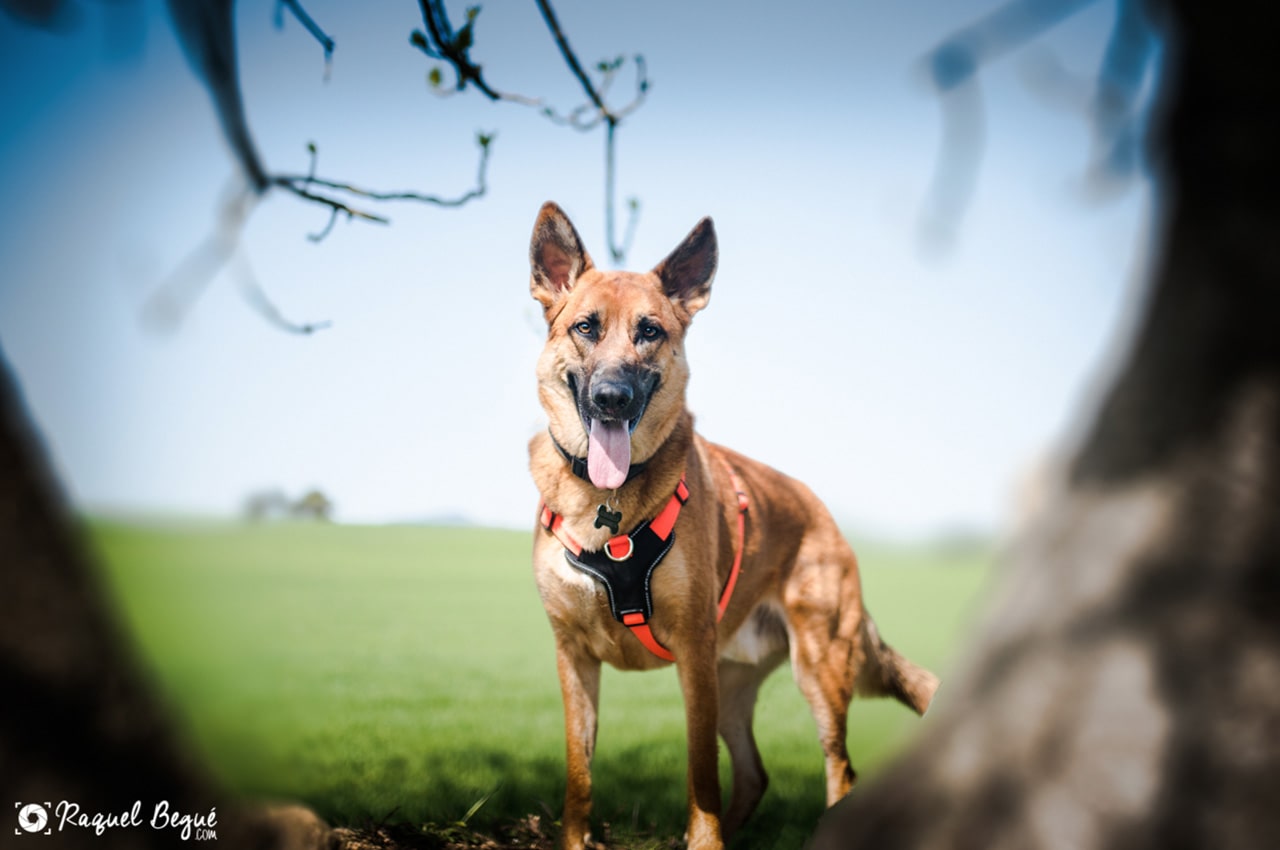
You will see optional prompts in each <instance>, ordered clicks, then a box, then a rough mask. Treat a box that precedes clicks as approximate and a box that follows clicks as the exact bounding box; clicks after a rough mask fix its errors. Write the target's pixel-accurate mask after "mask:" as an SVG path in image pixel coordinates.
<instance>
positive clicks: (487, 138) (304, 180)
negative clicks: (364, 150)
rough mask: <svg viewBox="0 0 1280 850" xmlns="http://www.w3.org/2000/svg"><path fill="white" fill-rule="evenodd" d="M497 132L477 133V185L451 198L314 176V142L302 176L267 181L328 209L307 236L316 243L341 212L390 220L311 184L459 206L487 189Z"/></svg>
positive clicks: (374, 196)
mask: <svg viewBox="0 0 1280 850" xmlns="http://www.w3.org/2000/svg"><path fill="white" fill-rule="evenodd" d="M496 135H497V134H495V133H477V134H476V144H477V145H478V146H479V147H480V164H479V166H478V168H477V169H476V185H475V186H473V187H472V188H470V189H468V190H467V191H466V192H464V193H462V194H461V195H458V196H457V197H454V198H443V197H440V196H439V195H428V194H425V193H423V192H416V191H412V190H399V191H391V192H388V191H380V190H377V189H366V188H363V187H361V186H356V185H354V184H352V183H346V182H343V181H340V180H326V179H324V178H321V177H316V159H317V149H316V146H315V143H314V142H311V143H308V144H307V152H308V153H309V154H310V156H311V164H310V167H309V169H308V171H307V173H306V174H305V175H303V174H276V175H273V176H272V177H271V178H270V184H271V185H272V186H279V187H280V188H282V189H285V190H287V191H289V192H292V193H293V194H295V195H297V196H298V197H300V198H302V199H304V200H307V201H311V202H312V203H317V204H320V205H321V206H325V207H328V208H329V221H328V223H327V224H326V225H325V226H324V228H323V229H321V230H320V231H319V232H317V233H311V234H308V235H307V238H308V239H310V240H311V241H312V242H319V241H321V240H323V239H324V238H325V237H326V236H328V235H329V234H330V232H332V231H333V227H334V225H335V224H336V223H337V221H338V216H340V215H345V216H346V217H347V220H348V221H350V220H351V219H353V218H358V219H362V220H364V221H370V222H374V223H376V224H387V223H389V221H390V219H388V218H386V217H385V216H381V215H376V214H374V213H371V212H368V211H367V210H363V209H359V208H357V207H353V206H351V205H350V204H348V203H347V202H346V201H344V200H341V199H339V198H336V197H333V196H331V195H327V194H320V193H319V192H315V191H312V188H311V187H313V186H319V187H320V188H322V189H330V190H333V191H335V192H341V193H343V194H347V195H353V196H355V197H357V198H367V199H368V200H370V201H416V202H418V203H423V204H433V205H435V206H438V207H460V206H462V205H464V204H466V203H468V202H470V201H473V200H475V199H476V198H480V197H483V196H484V194H485V193H486V192H487V191H488V189H489V187H488V172H489V153H490V150H491V149H492V144H493V140H494V138H495V137H496Z"/></svg>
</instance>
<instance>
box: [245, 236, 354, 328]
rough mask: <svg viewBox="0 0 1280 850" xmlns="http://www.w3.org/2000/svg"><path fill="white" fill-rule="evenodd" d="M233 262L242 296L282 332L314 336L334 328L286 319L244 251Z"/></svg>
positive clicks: (327, 323) (330, 323)
mask: <svg viewBox="0 0 1280 850" xmlns="http://www.w3.org/2000/svg"><path fill="white" fill-rule="evenodd" d="M335 215H336V212H335ZM233 262H234V264H235V271H236V276H237V277H238V278H239V281H240V294H241V295H243V296H244V299H245V301H247V302H248V303H249V306H251V307H253V309H254V310H256V311H257V313H258V315H260V316H262V317H263V318H264V319H266V320H267V321H268V322H270V323H271V324H273V325H275V326H276V327H277V328H279V329H280V330H282V331H288V332H289V333H295V334H312V333H315V332H316V331H322V330H325V329H327V328H330V327H332V326H333V322H330V321H322V322H305V323H298V322H292V321H290V320H289V319H286V318H285V317H284V314H283V313H281V312H280V309H279V308H278V307H276V305H275V303H274V302H272V300H271V299H270V298H269V297H268V296H267V293H266V291H265V290H264V289H263V288H262V285H261V284H259V283H258V279H257V277H256V276H255V275H254V273H253V269H252V268H251V267H250V266H249V259H248V257H246V256H245V255H244V252H243V251H237V252H236V254H235V257H234V259H233Z"/></svg>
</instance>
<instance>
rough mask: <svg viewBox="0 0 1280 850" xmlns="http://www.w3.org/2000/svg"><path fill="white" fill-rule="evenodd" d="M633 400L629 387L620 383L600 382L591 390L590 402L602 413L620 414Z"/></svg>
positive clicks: (632, 393)
mask: <svg viewBox="0 0 1280 850" xmlns="http://www.w3.org/2000/svg"><path fill="white" fill-rule="evenodd" d="M633 398H635V393H634V392H633V391H632V389H631V387H630V386H629V385H628V384H625V383H623V382H621V381H601V382H600V383H598V384H596V385H595V386H594V387H592V388H591V401H592V402H593V403H594V404H595V406H596V407H598V408H600V410H601V412H603V413H620V412H621V411H622V410H623V409H624V408H626V407H627V405H629V404H631V400H632V399H633Z"/></svg>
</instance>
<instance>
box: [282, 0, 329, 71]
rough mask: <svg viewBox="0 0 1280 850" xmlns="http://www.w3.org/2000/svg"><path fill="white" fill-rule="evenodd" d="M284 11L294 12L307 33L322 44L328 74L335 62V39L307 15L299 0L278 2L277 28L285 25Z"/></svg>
mask: <svg viewBox="0 0 1280 850" xmlns="http://www.w3.org/2000/svg"><path fill="white" fill-rule="evenodd" d="M282 9H288V10H289V11H290V12H292V13H293V16H294V17H295V18H297V19H298V23H300V24H302V26H304V27H305V28H306V30H307V32H309V33H311V37H312V38H314V39H315V40H316V41H318V42H320V46H321V47H323V48H324V65H325V68H326V72H327V69H328V67H329V64H330V63H331V62H332V61H333V48H334V46H335V45H334V43H333V39H332V38H330V37H329V34H328V33H326V32H325V31H324V30H322V29H321V28H320V25H319V24H317V23H316V21H315V18H313V17H311V15H309V14H307V10H306V9H304V8H302V4H301V3H300V2H298V0H277V4H276V26H277V27H279V26H283V25H284V20H283V16H282V15H281V14H280V11H281V10H282Z"/></svg>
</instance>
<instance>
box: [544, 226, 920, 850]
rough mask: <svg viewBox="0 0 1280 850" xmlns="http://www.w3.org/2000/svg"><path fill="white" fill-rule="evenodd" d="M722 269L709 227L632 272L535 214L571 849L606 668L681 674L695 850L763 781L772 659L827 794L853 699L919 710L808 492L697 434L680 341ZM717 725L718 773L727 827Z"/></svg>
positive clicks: (548, 592) (716, 835) (842, 789)
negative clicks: (603, 262) (759, 724)
mask: <svg viewBox="0 0 1280 850" xmlns="http://www.w3.org/2000/svg"><path fill="white" fill-rule="evenodd" d="M717 259H718V248H717V243H716V233H715V227H714V225H713V224H712V221H711V219H709V218H704V219H703V220H702V221H700V222H699V223H698V224H697V226H695V227H694V228H693V230H692V231H691V232H690V233H689V235H688V236H687V237H686V238H685V240H684V241H683V242H681V243H680V245H679V246H678V247H677V248H676V249H675V250H674V251H672V252H671V254H670V255H669V256H668V257H667V258H666V259H664V260H663V261H662V262H661V263H659V264H658V265H657V266H656V267H655V268H654V269H653V270H652V271H650V272H647V273H636V272H626V271H604V270H601V269H599V268H597V267H596V266H595V264H594V263H593V262H592V260H591V257H590V255H589V254H588V253H587V252H586V250H585V249H584V248H583V245H582V240H581V239H580V238H579V236H578V232H577V230H575V229H574V226H573V224H572V222H570V221H569V219H568V217H567V216H566V215H565V214H564V212H563V211H562V210H561V209H560V208H559V207H558V206H557V205H555V204H554V203H550V202H548V203H547V204H545V205H543V207H542V209H541V210H540V211H539V213H538V218H537V221H536V222H535V224H534V228H533V237H532V239H531V241H530V246H529V260H530V283H529V289H530V293H531V294H532V295H533V297H534V298H535V299H536V300H537V301H538V302H539V303H541V305H542V308H543V313H544V317H545V319H546V324H547V341H546V346H545V347H544V349H543V351H542V354H541V355H540V357H539V359H538V364H537V378H538V398H539V401H540V402H541V404H542V406H543V408H544V409H545V410H546V414H547V418H548V428H547V430H546V431H545V432H542V433H539V434H538V435H536V436H535V437H534V438H533V439H532V440H531V441H530V443H529V459H530V470H531V472H532V474H533V480H534V482H535V484H536V485H537V488H538V491H539V493H540V495H541V497H542V504H541V505H540V507H539V512H538V525H537V529H536V530H535V532H534V547H533V566H534V574H535V577H536V580H537V585H538V592H539V595H540V596H541V598H542V604H543V607H544V608H545V609H546V612H547V616H548V618H549V619H550V621H551V628H552V631H553V633H554V636H555V647H556V667H557V670H558V672H559V677H560V688H561V694H562V697H563V699H564V720H565V740H566V762H567V764H566V767H567V782H566V790H565V801H564V814H563V818H562V825H563V828H562V834H561V840H562V844H563V846H564V847H565V848H566V850H580V848H582V847H584V846H585V845H586V843H587V841H588V840H589V838H590V835H589V818H590V812H591V760H592V755H593V751H594V749H595V740H596V717H597V708H598V703H599V688H600V665H601V662H608V663H609V664H612V665H613V666H614V667H617V668H619V669H622V670H650V669H654V668H657V667H661V666H664V665H666V664H669V663H671V660H674V662H675V664H676V667H677V673H678V678H679V681H680V687H681V692H682V695H683V698H684V706H685V718H686V724H687V731H688V735H687V739H688V788H689V824H688V831H687V833H686V838H687V840H688V846H689V847H690V848H691V850H703V848H721V847H723V846H724V841H725V840H727V838H728V837H729V836H730V835H732V833H733V832H734V830H736V829H737V828H738V827H739V826H741V825H742V823H743V822H744V821H745V820H746V819H747V817H748V816H749V815H750V814H751V812H752V811H753V810H754V809H755V807H756V804H757V803H759V801H760V798H761V796H762V795H763V793H764V790H765V786H766V785H767V782H768V779H767V776H766V774H765V770H764V767H763V765H762V763H761V760H760V753H759V751H758V750H757V748H756V744H755V738H754V735H753V732H752V718H753V715H754V711H755V702H756V694H757V692H758V690H759V688H760V684H761V683H762V682H763V681H764V679H765V678H766V677H767V676H768V675H769V673H771V672H772V671H773V670H774V669H775V668H776V667H777V666H778V665H779V664H781V663H782V662H783V661H784V660H787V659H788V658H790V661H791V664H792V668H793V670H794V674H795V679H796V682H797V684H798V685H799V688H800V691H801V692H802V693H803V695H804V697H805V699H806V700H807V701H808V703H809V706H810V709H811V710H812V712H813V716H814V719H815V720H816V721H817V726H818V734H819V737H820V739H821V742H822V749H823V753H824V757H825V762H826V802H827V805H828V806H830V805H832V804H834V803H835V802H836V801H837V800H839V799H840V798H841V797H843V796H844V795H845V794H846V793H847V792H848V791H849V789H850V788H851V787H852V785H853V783H854V781H855V773H854V771H853V769H852V768H851V767H850V765H849V754H848V751H847V749H846V747H845V731H846V718H847V714H848V708H849V702H850V700H851V699H852V697H853V695H854V694H855V693H858V694H862V695H869V696H879V695H883V696H892V697H895V698H897V699H898V700H900V701H901V702H902V703H904V704H905V705H907V706H908V707H910V708H912V709H914V710H915V711H916V712H917V713H919V714H923V713H924V711H925V709H926V708H928V706H929V702H930V700H931V699H932V698H933V694H934V691H935V690H936V688H937V686H938V680H937V678H936V677H935V676H934V675H933V674H932V673H929V672H928V671H926V670H924V669H922V668H920V667H917V666H915V665H914V664H912V663H911V662H909V661H907V660H906V659H905V658H903V657H902V656H901V655H899V654H898V653H897V652H895V651H894V650H893V649H892V648H890V647H889V646H888V645H887V644H886V643H885V642H884V641H883V640H881V639H880V636H879V634H878V633H877V631H876V627H875V624H874V623H873V622H872V620H871V617H870V616H869V615H868V614H867V611H866V609H865V608H864V606H863V601H862V590H861V586H860V581H859V577H858V564H857V560H856V558H855V556H854V553H853V550H852V549H851V548H850V546H849V544H848V542H847V541H846V540H845V538H844V536H843V535H842V534H841V533H840V530H839V529H838V528H837V527H836V523H835V521H834V520H833V519H832V518H831V515H830V513H829V512H828V511H827V510H826V508H825V507H824V506H823V504H822V503H821V502H820V501H819V500H818V499H817V498H816V497H815V496H814V495H813V493H812V492H811V491H810V490H809V489H808V488H807V487H805V486H804V485H803V484H801V483H800V482H798V481H796V480H794V479H792V478H788V477H787V476H785V475H783V474H782V473H780V472H777V471H775V470H773V469H771V468H770V467H768V466H765V465H764V464H762V463H759V462H757V461H754V460H751V459H749V458H747V457H744V456H743V455H740V454H738V453H736V452H733V451H731V450H729V449H727V448H723V447H721V446H718V445H715V444H714V443H710V442H708V441H706V440H704V439H703V438H702V437H701V436H700V435H698V434H696V433H695V432H694V427H693V416H692V414H691V413H690V412H689V410H688V409H687V407H686V405H685V388H686V385H687V383H688V380H689V366H688V363H687V362H686V360H685V353H684V341H685V334H686V332H687V331H688V329H689V324H690V322H691V320H692V319H693V316H694V315H695V314H696V313H697V312H698V311H699V310H701V309H703V308H704V307H706V306H707V303H708V300H709V298H710V294H711V282H712V279H713V278H714V277H715V272H716V265H717ZM717 734H719V735H720V736H721V737H723V738H724V741H725V744H726V745H727V747H728V750H729V755H730V758H731V760H732V765H733V790H732V795H731V798H730V802H729V806H728V809H727V810H726V811H725V812H724V816H723V818H722V817H721V797H720V780H719V775H718V769H717V758H718V746H717V741H716V736H717Z"/></svg>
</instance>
